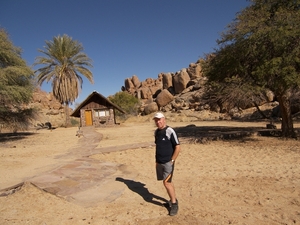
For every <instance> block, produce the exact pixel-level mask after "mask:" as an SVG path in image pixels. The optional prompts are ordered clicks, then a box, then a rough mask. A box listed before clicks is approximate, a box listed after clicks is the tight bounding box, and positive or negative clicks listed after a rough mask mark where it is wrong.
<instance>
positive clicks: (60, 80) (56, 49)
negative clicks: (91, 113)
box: [34, 35, 94, 126]
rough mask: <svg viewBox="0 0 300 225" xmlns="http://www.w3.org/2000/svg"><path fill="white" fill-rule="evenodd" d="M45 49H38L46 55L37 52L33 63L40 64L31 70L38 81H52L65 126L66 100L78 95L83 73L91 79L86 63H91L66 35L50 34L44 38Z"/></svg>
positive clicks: (67, 114) (67, 104) (88, 64)
mask: <svg viewBox="0 0 300 225" xmlns="http://www.w3.org/2000/svg"><path fill="white" fill-rule="evenodd" d="M44 48H45V49H44V50H42V49H39V50H38V51H39V52H41V53H43V54H45V55H46V56H38V57H37V58H36V60H35V63H34V65H35V66H36V65H41V66H42V67H40V68H39V69H37V70H36V71H35V73H36V74H37V80H38V84H39V85H41V84H42V83H43V82H45V81H46V82H47V83H48V82H51V83H52V92H53V96H54V97H55V98H56V99H57V100H58V101H59V102H60V103H61V104H64V105H65V110H66V126H68V125H69V121H70V115H69V112H68V106H69V104H70V103H71V104H72V103H73V102H74V101H75V100H76V98H77V97H78V95H79V93H80V90H81V88H82V83H83V79H82V77H81V76H80V75H83V76H85V77H86V78H87V79H88V80H89V81H90V82H91V83H93V82H94V81H93V74H92V72H91V71H90V70H89V69H88V68H87V67H92V64H91V59H90V58H89V57H88V56H87V55H86V54H85V53H83V52H82V51H83V46H82V44H81V43H79V42H78V41H76V40H73V39H72V38H71V37H69V36H67V35H63V36H57V37H54V38H53V40H52V41H46V46H45V47H44Z"/></svg>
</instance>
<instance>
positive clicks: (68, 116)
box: [65, 104, 70, 127]
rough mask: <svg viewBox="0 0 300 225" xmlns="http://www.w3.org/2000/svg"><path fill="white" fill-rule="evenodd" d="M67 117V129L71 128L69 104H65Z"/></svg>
mask: <svg viewBox="0 0 300 225" xmlns="http://www.w3.org/2000/svg"><path fill="white" fill-rule="evenodd" d="M65 117H66V124H65V127H69V126H70V114H69V104H65Z"/></svg>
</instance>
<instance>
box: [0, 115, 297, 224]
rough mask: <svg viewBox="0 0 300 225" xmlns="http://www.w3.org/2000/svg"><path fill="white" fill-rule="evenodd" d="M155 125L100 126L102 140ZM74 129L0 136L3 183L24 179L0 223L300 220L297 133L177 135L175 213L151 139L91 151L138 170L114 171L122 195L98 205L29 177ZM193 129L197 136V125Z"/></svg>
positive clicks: (125, 139)
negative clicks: (211, 137)
mask: <svg viewBox="0 0 300 225" xmlns="http://www.w3.org/2000/svg"><path fill="white" fill-rule="evenodd" d="M193 124H194V125H196V126H197V127H202V126H203V127H206V128H207V129H206V132H209V131H210V128H211V130H215V129H213V128H214V127H215V126H225V127H226V126H228V127H244V129H245V130H247V127H261V128H264V127H265V123H255V124H254V123H234V122H225V121H224V122H197V123H195V122H194V123H193ZM169 125H171V126H172V127H186V126H188V125H190V123H188V122H181V123H179V122H172V123H169ZM154 129H155V127H154V124H153V123H152V122H151V121H149V122H144V123H129V122H128V123H124V124H121V125H120V126H117V127H110V128H109V127H107V128H105V129H104V128H103V129H96V131H97V132H99V133H101V134H102V140H101V141H100V142H99V144H98V146H97V148H99V149H101V148H104V147H110V146H120V145H126V144H132V143H142V142H143V143H145V142H153V132H154ZM249 129H250V128H249ZM76 131H77V128H58V129H55V130H53V131H49V130H38V131H34V133H33V134H31V135H24V136H20V137H22V138H20V137H18V138H16V139H14V138H13V137H11V138H10V139H8V140H6V139H4V138H3V136H2V139H1V141H0V190H3V189H6V188H7V187H10V186H13V185H16V184H19V183H21V182H24V181H25V184H24V185H23V186H22V187H21V188H20V189H19V190H17V191H16V192H15V193H12V194H10V195H6V196H2V197H0V224H2V225H5V224H53V225H54V224H55V225H57V224H64V225H65V224H157V225H159V224H270V225H271V224H274V225H275V224H276V225H277V224H278V225H279V224H300V164H299V163H300V145H299V141H296V140H280V139H277V138H272V137H262V136H257V135H253V136H251V137H247V138H243V139H238V140H218V141H207V142H205V143H204V144H201V143H196V142H193V141H191V139H187V135H186V134H185V137H181V136H180V135H179V138H180V140H181V148H182V150H181V153H180V155H179V157H178V160H177V162H176V166H175V167H176V168H175V174H174V184H175V188H176V192H177V198H178V200H179V213H178V215H176V216H174V217H170V216H168V212H167V209H166V208H164V207H163V206H162V205H161V204H162V203H163V201H164V200H167V199H168V197H167V194H166V191H165V190H164V188H163V185H162V183H161V182H158V181H156V178H155V170H154V145H149V146H148V147H142V148H137V149H128V150H123V151H115V152H108V153H101V154H96V155H92V156H90V157H91V158H93V159H98V160H101V161H107V162H113V163H117V164H120V165H125V166H126V167H127V169H128V170H130V171H131V172H132V173H134V174H136V176H135V178H134V179H131V178H130V177H129V176H128V177H126V175H123V177H118V176H117V174H116V175H115V176H116V177H115V185H116V186H120V187H124V191H123V192H122V194H121V196H120V197H118V198H117V199H115V200H113V201H110V202H108V201H103V202H99V203H98V204H97V205H96V206H93V207H84V206H81V205H78V204H74V203H72V202H69V201H67V200H65V199H63V198H61V197H57V196H55V195H52V194H50V193H47V192H45V191H43V190H41V189H39V188H37V187H35V186H34V185H32V184H31V183H29V182H26V180H28V179H29V178H31V177H34V176H36V175H38V174H40V173H43V172H46V171H48V170H50V169H54V168H55V167H57V166H58V165H59V163H61V161H58V160H57V156H59V155H63V154H65V153H67V152H68V150H70V149H72V148H73V147H75V146H76V145H77V143H78V141H79V139H80V138H78V137H77V136H76ZM182 134H184V133H182ZM193 135H194V136H193ZM191 136H193V139H195V138H197V137H196V136H197V134H196V133H195V134H191ZM4 140H5V141H4ZM0 194H1V193H0Z"/></svg>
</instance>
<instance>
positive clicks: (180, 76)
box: [173, 69, 190, 94]
mask: <svg viewBox="0 0 300 225" xmlns="http://www.w3.org/2000/svg"><path fill="white" fill-rule="evenodd" d="M189 81H190V76H189V75H188V73H187V72H186V69H182V70H181V71H180V72H179V73H177V74H175V75H174V77H173V85H174V89H175V93H176V94H179V93H181V92H182V91H183V90H184V89H185V88H186V87H187V84H188V82H189Z"/></svg>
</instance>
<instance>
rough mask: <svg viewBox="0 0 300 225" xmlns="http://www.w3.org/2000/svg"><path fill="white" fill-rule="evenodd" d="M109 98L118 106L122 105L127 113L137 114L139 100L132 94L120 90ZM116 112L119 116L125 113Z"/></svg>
mask: <svg viewBox="0 0 300 225" xmlns="http://www.w3.org/2000/svg"><path fill="white" fill-rule="evenodd" d="M108 99H109V100H110V101H111V102H112V103H114V104H116V105H117V106H120V107H121V108H122V109H123V110H124V111H125V112H126V114H125V115H127V114H129V115H137V113H138V107H139V100H138V99H137V98H136V97H134V96H132V95H131V94H129V93H127V92H124V91H120V92H117V93H116V94H114V95H112V96H109V97H108ZM116 113H117V115H118V116H121V115H123V114H119V112H116ZM125 115H124V116H125Z"/></svg>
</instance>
